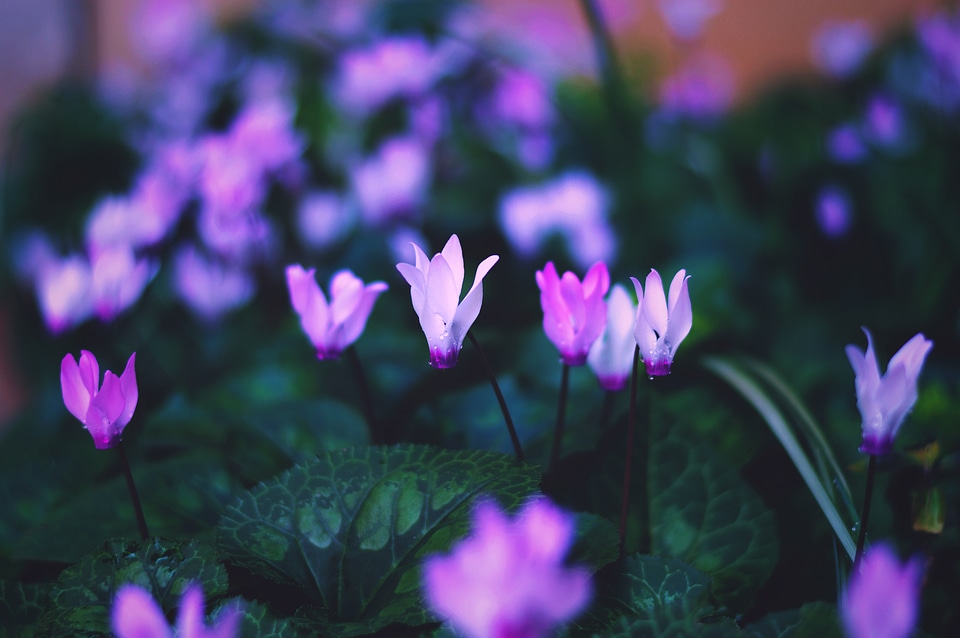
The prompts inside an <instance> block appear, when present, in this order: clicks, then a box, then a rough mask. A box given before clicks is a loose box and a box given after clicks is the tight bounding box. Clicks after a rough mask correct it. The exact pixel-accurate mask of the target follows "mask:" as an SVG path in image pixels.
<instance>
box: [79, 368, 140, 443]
mask: <svg viewBox="0 0 960 638" xmlns="http://www.w3.org/2000/svg"><path fill="white" fill-rule="evenodd" d="M136 357H137V353H136V352H134V353H133V354H131V355H130V359H129V360H128V361H127V367H126V368H124V370H123V374H122V375H120V376H119V377H118V376H117V375H115V374H114V373H113V372H110V371H109V370H107V371H106V372H105V373H104V375H103V386H101V387H100V388H98V387H97V384H98V383H99V382H100V366H99V364H98V363H97V358H96V357H95V356H93V353H91V352H87V351H86V350H82V351H81V352H80V364H79V365H77V362H76V360H75V359H74V358H73V355H72V354H68V355H67V356H65V357H64V358H63V361H62V362H61V363H60V387H61V389H62V391H63V403H64V405H66V406H67V410H69V411H70V414H72V415H73V416H75V417H77V419H79V420H80V422H81V423H83V427H85V428H86V429H87V431H88V432H89V433H90V435H91V436H92V437H93V444H94V445H95V446H97V449H98V450H106V449H108V448H112V447H116V445H117V444H118V443H119V442H120V435H121V434H122V433H123V428H124V427H126V425H127V423H129V422H130V419H132V418H133V411H134V410H136V409H137V399H138V397H139V392H138V390H137V373H136V371H135V370H134V363H135V360H136Z"/></svg>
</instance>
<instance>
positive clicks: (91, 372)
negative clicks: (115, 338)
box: [80, 350, 100, 397]
mask: <svg viewBox="0 0 960 638" xmlns="http://www.w3.org/2000/svg"><path fill="white" fill-rule="evenodd" d="M80 378H81V379H82V380H83V385H84V387H85V388H86V389H87V392H89V393H90V396H91V397H92V396H94V395H96V394H97V392H98V389H97V387H98V386H99V384H100V365H99V364H98V363H97V358H96V357H95V356H93V353H92V352H89V351H87V350H81V351H80Z"/></svg>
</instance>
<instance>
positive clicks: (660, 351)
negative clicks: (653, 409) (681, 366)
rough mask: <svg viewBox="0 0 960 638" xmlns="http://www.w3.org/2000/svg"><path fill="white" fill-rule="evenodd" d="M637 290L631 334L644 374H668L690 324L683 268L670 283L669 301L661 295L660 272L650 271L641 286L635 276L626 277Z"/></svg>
mask: <svg viewBox="0 0 960 638" xmlns="http://www.w3.org/2000/svg"><path fill="white" fill-rule="evenodd" d="M630 279H631V280H632V281H633V287H634V288H635V289H636V291H637V300H638V303H639V304H640V311H639V312H638V313H637V323H636V326H635V327H634V337H635V338H636V340H637V345H639V346H640V352H641V353H642V354H643V363H644V365H646V368H647V374H648V375H650V376H651V377H662V376H666V375H668V374H670V366H671V365H673V355H674V353H675V352H676V350H677V348H678V347H679V346H680V343H681V342H682V341H683V340H684V339H686V338H687V335H688V334H690V328H692V327H693V309H692V308H691V307H690V291H689V290H688V289H687V279H690V277H688V276H687V271H686V270H683V269H681V270H680V271H679V272H677V274H676V275H675V276H674V277H673V281H671V282H670V299H669V301H670V303H669V305H668V304H667V298H666V297H665V296H664V294H663V281H662V280H661V279H660V273H658V272H657V271H656V270H651V271H650V274H649V275H647V281H646V283H645V284H644V288H646V293H644V288H641V286H640V282H639V281H638V280H637V278H636V277H631V278H630Z"/></svg>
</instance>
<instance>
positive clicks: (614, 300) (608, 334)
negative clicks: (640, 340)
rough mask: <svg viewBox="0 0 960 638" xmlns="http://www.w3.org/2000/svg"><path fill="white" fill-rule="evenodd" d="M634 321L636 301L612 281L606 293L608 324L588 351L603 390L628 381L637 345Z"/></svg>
mask: <svg viewBox="0 0 960 638" xmlns="http://www.w3.org/2000/svg"><path fill="white" fill-rule="evenodd" d="M636 322H637V304H635V303H634V302H633V300H632V299H631V298H630V295H629V293H627V289H626V288H624V287H623V286H621V285H620V284H615V285H614V286H613V288H611V289H610V296H609V297H607V324H606V326H605V327H604V329H603V333H602V334H601V335H600V338H599V339H597V340H596V341H594V342H593V346H592V347H591V348H590V353H589V354H588V355H587V364H589V365H590V369H591V370H593V372H594V374H596V375H597V381H598V382H599V383H600V387H601V388H603V389H604V390H607V391H610V392H615V391H618V390H623V388H624V387H626V385H627V379H629V378H630V373H631V372H632V370H633V351H634V349H635V348H636V346H637V341H636V339H635V338H634V336H633V329H634V326H635V325H636Z"/></svg>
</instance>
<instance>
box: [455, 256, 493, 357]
mask: <svg viewBox="0 0 960 638" xmlns="http://www.w3.org/2000/svg"><path fill="white" fill-rule="evenodd" d="M499 260H500V256H499V255H490V256H489V257H487V258H486V259H484V260H483V261H481V262H480V265H479V266H477V273H476V275H475V276H474V278H473V285H472V286H470V291H469V292H468V293H467V296H466V297H464V298H463V301H461V302H460V305H459V306H458V307H457V312H456V314H455V315H454V317H453V323H452V325H451V327H450V330H451V332H452V333H453V340H454V341H455V342H456V343H457V344H458V345H461V344H463V339H464V338H465V337H466V336H467V333H468V332H469V331H470V328H471V326H473V322H474V321H476V320H477V317H479V316H480V307H481V306H482V305H483V278H484V277H486V276H487V273H488V272H490V269H491V268H493V266H494V264H496V263H497V261H499Z"/></svg>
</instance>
